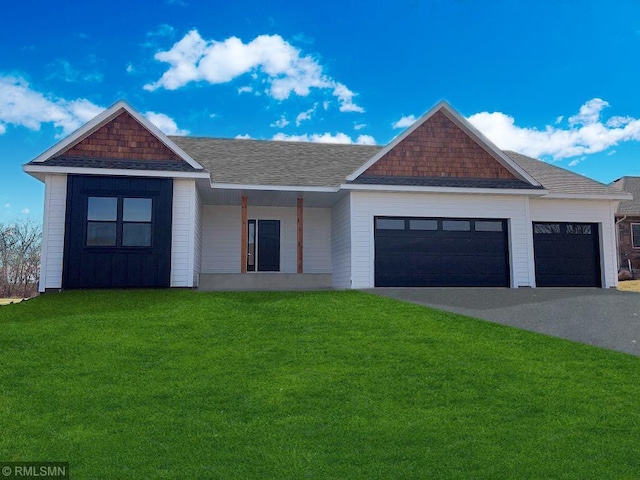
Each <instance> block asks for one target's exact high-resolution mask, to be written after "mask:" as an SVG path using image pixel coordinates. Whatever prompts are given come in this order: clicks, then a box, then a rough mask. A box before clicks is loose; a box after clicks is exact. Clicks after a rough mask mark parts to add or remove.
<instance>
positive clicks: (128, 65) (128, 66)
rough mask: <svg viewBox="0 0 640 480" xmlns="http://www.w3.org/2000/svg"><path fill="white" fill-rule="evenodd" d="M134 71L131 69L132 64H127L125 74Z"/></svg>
mask: <svg viewBox="0 0 640 480" xmlns="http://www.w3.org/2000/svg"><path fill="white" fill-rule="evenodd" d="M135 71H136V69H135V68H134V67H133V64H132V63H128V64H127V73H133V72H135Z"/></svg>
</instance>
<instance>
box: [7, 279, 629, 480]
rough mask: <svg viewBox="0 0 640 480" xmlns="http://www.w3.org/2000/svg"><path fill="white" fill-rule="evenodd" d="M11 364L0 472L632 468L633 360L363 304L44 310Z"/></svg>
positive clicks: (125, 294) (225, 475) (11, 312)
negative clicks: (12, 467)
mask: <svg viewBox="0 0 640 480" xmlns="http://www.w3.org/2000/svg"><path fill="white" fill-rule="evenodd" d="M603 322H606V319H603ZM0 366H1V367H0V461H29V460H40V461H68V462H70V472H71V478H73V479H74V480H78V479H96V478H103V479H108V478H118V479H161V478H167V479H178V478H180V479H183V478H184V479H187V478H202V479H270V478H274V479H275V478H278V479H280V478H290V479H303V478H311V479H367V480H369V479H385V480H386V479H416V478H429V479H431V478H460V479H466V478H488V479H496V478H505V479H514V478H528V479H529V478H541V479H542V478H545V479H546V478H581V479H582V478H635V477H636V476H637V475H638V472H640V454H639V453H638V445H640V400H639V399H640V381H639V379H640V358H637V357H633V356H630V355H625V354H622V353H617V352H610V351H605V350H601V349H597V348H594V347H589V346H585V345H580V344H576V343H571V342H568V341H564V340H559V339H555V338H550V337H545V336H542V335H537V334H533V333H529V332H524V331H520V330H516V329H512V328H509V327H505V326H502V325H495V324H490V323H485V322H481V321H478V320H473V319H469V318H465V317H461V316H458V315H454V314H449V313H443V312H438V311H434V310H430V309H426V308H423V307H419V306H416V305H411V304H405V303H401V302H397V301H394V300H390V299H386V298H379V297H375V296H371V295H368V294H365V293H360V292H305V293H198V292H191V291H115V292H106V291H94V292H66V293H63V294H59V295H48V296H44V297H39V298H36V299H33V300H29V301H26V302H22V303H19V304H16V305H7V306H3V307H1V308H0Z"/></svg>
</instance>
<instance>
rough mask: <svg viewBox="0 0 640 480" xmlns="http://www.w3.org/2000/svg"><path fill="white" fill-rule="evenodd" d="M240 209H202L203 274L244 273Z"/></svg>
mask: <svg viewBox="0 0 640 480" xmlns="http://www.w3.org/2000/svg"><path fill="white" fill-rule="evenodd" d="M241 228H242V209H241V208H240V207H239V206H227V205H221V206H218V205H203V206H202V273H240V241H241V240H240V234H241V232H240V230H241Z"/></svg>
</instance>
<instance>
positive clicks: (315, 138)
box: [272, 132, 376, 145]
mask: <svg viewBox="0 0 640 480" xmlns="http://www.w3.org/2000/svg"><path fill="white" fill-rule="evenodd" d="M272 140H280V141H285V142H310V143H337V144H358V145H375V144H376V141H375V139H374V138H373V137H372V136H371V135H360V136H359V137H358V138H357V139H356V140H355V141H354V140H353V139H352V138H351V137H350V136H349V135H347V134H346V133H342V132H338V133H336V134H335V135H334V134H332V133H328V132H327V133H313V134H311V135H309V134H306V133H305V134H303V135H286V134H284V133H276V134H275V135H274V136H273V138H272Z"/></svg>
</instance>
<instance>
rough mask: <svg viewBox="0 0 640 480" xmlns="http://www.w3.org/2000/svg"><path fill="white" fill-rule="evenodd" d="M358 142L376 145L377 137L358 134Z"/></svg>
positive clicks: (359, 143)
mask: <svg viewBox="0 0 640 480" xmlns="http://www.w3.org/2000/svg"><path fill="white" fill-rule="evenodd" d="M356 143H357V144H358V145H375V144H376V139H375V138H373V137H372V136H371V135H358V138H357V140H356Z"/></svg>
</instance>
